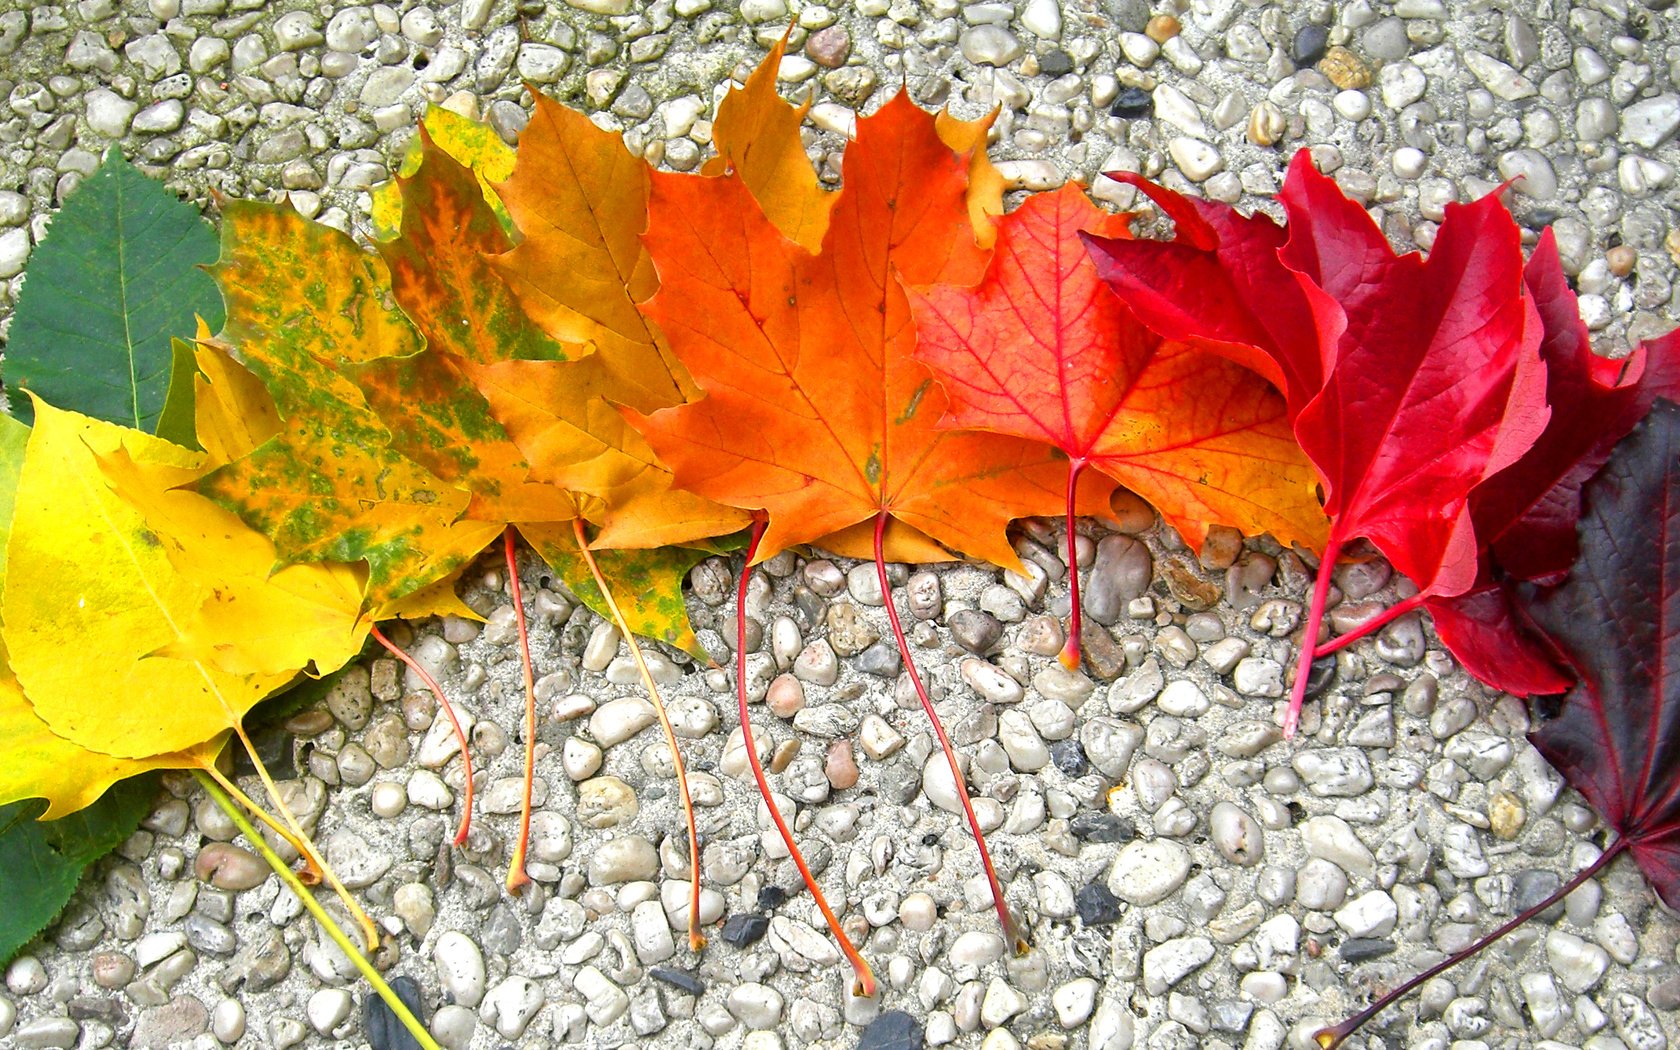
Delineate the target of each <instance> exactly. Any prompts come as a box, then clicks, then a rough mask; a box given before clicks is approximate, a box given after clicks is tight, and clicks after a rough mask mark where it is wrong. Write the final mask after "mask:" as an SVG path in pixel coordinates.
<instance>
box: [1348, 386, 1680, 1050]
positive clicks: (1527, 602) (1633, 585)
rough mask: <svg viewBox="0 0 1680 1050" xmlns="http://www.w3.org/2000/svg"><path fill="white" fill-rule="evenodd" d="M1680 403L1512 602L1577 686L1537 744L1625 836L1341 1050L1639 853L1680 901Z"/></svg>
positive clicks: (1643, 435) (1355, 1023)
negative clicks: (1553, 562)
mask: <svg viewBox="0 0 1680 1050" xmlns="http://www.w3.org/2000/svg"><path fill="white" fill-rule="evenodd" d="M1677 466H1680V406H1676V405H1675V404H1674V403H1672V402H1670V401H1666V400H1659V401H1657V402H1656V404H1655V406H1654V407H1652V408H1651V410H1650V414H1649V415H1647V416H1646V417H1645V420H1644V422H1642V423H1640V424H1639V425H1638V426H1636V427H1635V428H1634V430H1633V432H1632V433H1631V434H1630V435H1629V436H1628V437H1627V438H1626V439H1625V440H1624V441H1623V442H1622V443H1621V444H1619V445H1618V446H1617V447H1616V449H1615V452H1614V453H1613V454H1612V455H1611V456H1610V457H1609V462H1608V463H1607V464H1606V465H1605V466H1604V467H1603V469H1602V470H1601V471H1599V473H1598V474H1597V475H1596V476H1595V477H1593V479H1592V480H1591V481H1590V482H1588V483H1587V485H1586V487H1585V490H1584V492H1583V495H1582V503H1583V509H1582V512H1581V520H1580V528H1579V532H1578V536H1579V540H1580V555H1579V559H1578V560H1577V561H1576V563H1575V565H1574V567H1573V568H1572V569H1571V571H1570V572H1569V575H1568V578H1567V579H1566V580H1565V581H1564V582H1563V583H1561V584H1560V585H1558V586H1556V587H1544V586H1539V585H1535V584H1525V585H1524V586H1523V587H1521V588H1519V589H1518V590H1517V592H1516V600H1517V601H1518V603H1519V604H1521V605H1522V607H1523V608H1524V610H1525V612H1526V614H1527V616H1528V617H1529V618H1530V619H1531V620H1532V621H1533V622H1534V623H1535V624H1537V625H1538V627H1539V628H1540V630H1541V631H1543V632H1544V635H1545V637H1546V639H1547V641H1548V643H1549V645H1550V646H1551V647H1552V649H1553V650H1554V651H1555V653H1556V654H1557V656H1558V658H1559V659H1560V660H1561V661H1562V663H1563V664H1564V665H1565V666H1566V667H1567V668H1568V669H1569V670H1570V672H1571V673H1572V674H1573V676H1574V677H1575V679H1576V684H1575V686H1574V688H1573V689H1571V690H1570V692H1569V693H1568V695H1566V696H1564V697H1563V698H1562V700H1561V701H1560V702H1558V703H1557V704H1556V705H1555V710H1550V711H1549V712H1548V713H1545V714H1544V716H1543V718H1542V720H1541V721H1540V723H1539V725H1538V726H1537V727H1536V728H1535V729H1534V730H1533V731H1532V732H1530V733H1529V740H1530V741H1531V742H1532V743H1533V744H1534V746H1535V747H1536V748H1537V749H1538V750H1539V751H1540V753H1541V754H1542V755H1544V756H1545V758H1546V760H1547V761H1548V762H1550V763H1551V764H1552V765H1553V766H1554V767H1556V768H1557V770H1558V771H1559V772H1560V773H1562V774H1563V776H1564V779H1565V780H1567V781H1568V782H1569V784H1570V786H1572V787H1574V788H1575V789H1576V790H1578V791H1579V792H1581V794H1582V795H1584V796H1586V799H1587V801H1588V802H1589V803H1590V804H1591V805H1592V807H1593V809H1594V810H1596V811H1597V812H1598V814H1599V816H1600V817H1602V818H1603V820H1604V822H1605V823H1606V824H1608V825H1609V826H1610V828H1611V829H1612V830H1613V831H1614V832H1615V833H1616V838H1615V839H1614V840H1613V841H1612V842H1610V843H1609V844H1608V846H1607V847H1606V848H1605V849H1604V850H1603V852H1601V853H1600V854H1599V855H1598V858H1597V859H1596V860H1594V861H1593V862H1592V863H1591V864H1588V865H1587V866H1586V867H1585V868H1583V869H1581V870H1580V871H1579V872H1577V873H1576V874H1575V876H1574V877H1573V878H1571V879H1570V880H1569V881H1567V882H1566V883H1564V885H1563V886H1561V887H1559V888H1558V890H1557V891H1556V892H1555V893H1553V894H1552V895H1551V896H1549V897H1547V898H1546V899H1545V900H1542V901H1539V902H1537V903H1536V904H1534V905H1533V906H1531V907H1529V908H1528V909H1526V910H1524V911H1522V912H1520V913H1519V914H1517V915H1516V916H1514V917H1512V918H1511V919H1510V920H1509V921H1507V922H1505V923H1504V924H1502V925H1501V926H1500V927H1499V928H1498V929H1496V930H1494V931H1493V932H1491V933H1489V934H1488V935H1486V936H1485V937H1482V938H1481V939H1480V940H1478V941H1477V942H1476V943H1474V944H1472V945H1470V946H1469V947H1468V948H1466V949H1464V950H1463V951H1460V952H1456V953H1454V954H1453V955H1451V956H1449V957H1448V958H1447V959H1445V960H1443V961H1442V962H1441V963H1440V964H1438V965H1436V966H1434V967H1431V968H1430V969H1428V970H1426V971H1424V972H1423V973H1421V974H1419V975H1418V976H1416V977H1414V978H1412V979H1411V980H1409V981H1407V982H1405V983H1404V984H1401V985H1399V986H1398V987H1396V988H1394V989H1393V990H1392V991H1390V992H1388V993H1387V994H1385V995H1383V996H1382V997H1380V998H1379V999H1377V1000H1376V1001H1375V1002H1373V1003H1371V1004H1370V1005H1369V1006H1367V1007H1366V1008H1365V1009H1363V1010H1361V1011H1360V1012H1359V1013H1358V1014H1356V1015H1355V1016H1353V1017H1351V1018H1349V1019H1348V1020H1346V1021H1344V1022H1342V1023H1341V1024H1339V1025H1337V1026H1335V1027H1334V1028H1330V1029H1325V1030H1324V1031H1322V1032H1320V1033H1318V1036H1317V1041H1318V1043H1319V1045H1320V1046H1323V1047H1325V1048H1326V1050H1333V1048H1334V1047H1336V1046H1338V1045H1340V1044H1341V1042H1342V1041H1343V1040H1345V1039H1346V1038H1347V1037H1348V1036H1349V1035H1351V1034H1352V1033H1353V1032H1354V1031H1355V1030H1356V1029H1358V1028H1359V1027H1360V1025H1362V1024H1364V1023H1365V1022H1366V1021H1367V1020H1369V1019H1370V1018H1371V1017H1373V1016H1374V1015H1375V1014H1377V1013H1378V1012H1379V1011H1381V1010H1382V1009H1384V1008H1385V1007H1387V1006H1388V1005H1389V1004H1390V1003H1392V1002H1393V1001H1394V1000H1396V999H1398V998H1400V997H1401V996H1403V995H1406V994H1408V993H1409V992H1410V991H1411V990H1412V989H1413V988H1416V987H1418V986H1419V985H1421V984H1423V983H1424V982H1425V981H1427V980H1430V979H1431V978H1433V977H1434V976H1435V975H1436V974H1438V973H1440V972H1441V971H1443V970H1445V969H1447V968H1448V967H1450V966H1453V965H1456V964H1457V963H1459V962H1462V961H1463V960H1464V959H1466V958H1468V957H1470V956H1471V955H1474V954H1475V953H1477V952H1479V951H1481V950H1482V949H1483V948H1485V947H1486V946H1487V945H1489V944H1491V943H1492V942H1493V941H1495V940H1497V939H1498V938H1500V937H1502V936H1504V935H1505V934H1506V933H1509V932H1510V931H1511V930H1513V929H1515V928H1516V927H1517V926H1519V925H1521V924H1522V923H1525V922H1527V921H1528V920H1529V919H1531V918H1533V917H1534V916H1536V915H1538V914H1540V913H1541V912H1543V911H1545V910H1546V909H1547V908H1550V907H1552V906H1553V905H1555V904H1556V903H1557V902H1558V901H1561V900H1563V899H1564V898H1566V897H1567V896H1568V895H1569V894H1570V893H1572V892H1573V891H1574V890H1575V889H1576V888H1577V887H1578V886H1580V885H1581V884H1582V883H1584V882H1586V881H1587V880H1588V879H1590V878H1592V877H1593V876H1594V875H1596V874H1598V873H1599V872H1600V871H1602V870H1603V869H1604V868H1605V867H1606V866H1607V865H1609V864H1610V863H1611V862H1612V861H1614V860H1615V859H1616V858H1617V857H1619V856H1621V855H1622V854H1624V853H1626V854H1628V855H1629V856H1631V857H1632V858H1633V860H1634V862H1635V863H1636V864H1638V865H1639V868H1640V870H1641V871H1643V872H1644V873H1645V877H1646V878H1647V879H1649V880H1650V882H1651V885H1652V886H1653V887H1654V888H1655V889H1656V891H1657V895H1658V896H1659V897H1661V898H1662V900H1663V902H1664V903H1665V904H1667V905H1668V906H1669V907H1671V908H1672V907H1677V906H1680V733H1676V732H1675V731H1674V726H1675V724H1676V718H1677V717H1680V715H1677V713H1676V711H1675V710H1674V709H1673V706H1672V705H1674V704H1677V703H1680V690H1676V688H1675V679H1674V673H1675V672H1674V670H1673V669H1674V668H1675V667H1677V666H1680V630H1676V629H1675V624H1676V623H1680V547H1677V546H1676V545H1675V543H1674V537H1675V536H1676V535H1680V484H1677V483H1676V481H1677V479H1680V473H1677V470H1676V468H1677Z"/></svg>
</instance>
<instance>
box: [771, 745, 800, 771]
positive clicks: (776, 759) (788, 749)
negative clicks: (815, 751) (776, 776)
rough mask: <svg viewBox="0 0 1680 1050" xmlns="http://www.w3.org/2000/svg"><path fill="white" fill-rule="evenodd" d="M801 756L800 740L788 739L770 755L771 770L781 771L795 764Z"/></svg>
mask: <svg viewBox="0 0 1680 1050" xmlns="http://www.w3.org/2000/svg"><path fill="white" fill-rule="evenodd" d="M797 757H799V741H797V740H788V741H784V742H783V743H781V744H778V745H777V746H776V750H775V753H774V754H772V755H771V756H770V772H772V773H780V772H781V771H782V770H784V769H786V768H787V767H788V766H791V765H792V764H793V760H794V759H795V758H797Z"/></svg>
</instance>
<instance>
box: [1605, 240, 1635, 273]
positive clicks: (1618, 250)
mask: <svg viewBox="0 0 1680 1050" xmlns="http://www.w3.org/2000/svg"><path fill="white" fill-rule="evenodd" d="M1604 261H1605V262H1607V263H1609V264H1610V272H1611V273H1613V274H1615V275H1616V276H1617V277H1626V276H1627V275H1628V274H1630V273H1632V272H1633V264H1634V263H1636V262H1638V261H1639V254H1638V253H1637V252H1635V251H1634V250H1633V249H1632V248H1629V247H1628V246H1627V245H1625V244H1618V245H1616V246H1615V247H1614V248H1611V249H1610V250H1609V251H1607V252H1605V253H1604Z"/></svg>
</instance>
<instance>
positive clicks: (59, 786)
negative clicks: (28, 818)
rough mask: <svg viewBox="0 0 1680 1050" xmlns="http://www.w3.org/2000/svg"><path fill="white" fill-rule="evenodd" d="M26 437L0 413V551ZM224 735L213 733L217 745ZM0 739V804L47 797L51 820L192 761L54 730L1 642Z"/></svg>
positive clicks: (0, 572) (0, 570)
mask: <svg viewBox="0 0 1680 1050" xmlns="http://www.w3.org/2000/svg"><path fill="white" fill-rule="evenodd" d="M28 441H29V428H28V427H26V426H24V425H23V424H22V423H19V422H18V421H17V420H15V419H13V418H12V417H10V416H0V553H3V552H4V551H5V549H6V546H7V544H8V543H9V541H10V539H11V533H12V510H13V500H14V497H15V495H16V492H17V480H18V475H19V474H20V473H21V472H22V469H23V460H24V449H25V446H26V445H27V443H28ZM8 564H9V563H8V562H7V561H6V560H5V559H4V558H0V593H4V590H5V582H6V568H7V565H8ZM224 737H225V734H221V735H218V736H217V737H216V738H215V746H216V747H218V748H219V747H220V742H221V740H222V739H223V738H224ZM0 740H4V741H5V744H6V761H5V762H3V763H0V806H3V805H6V804H7V803H10V802H16V801H18V800H19V799H25V798H43V799H46V801H47V808H46V810H45V811H44V812H43V813H41V814H40V819H41V820H56V819H58V818H59V817H63V816H66V815H67V814H70V813H74V812H75V811H77V810H79V809H84V808H86V807H88V806H90V805H92V804H93V802H94V800H96V799H98V798H99V796H101V795H103V794H104V793H105V789H106V788H108V787H110V786H111V785H112V784H114V783H116V782H117V781H119V780H125V779H127V778H128V777H132V776H136V775H138V774H140V773H144V772H146V771H148V770H152V769H167V768H173V767H177V766H182V765H191V764H193V763H192V762H191V761H190V760H188V759H186V757H185V756H182V755H174V754H170V755H154V756H149V757H146V758H117V757H116V756H114V755H106V754H101V753H100V752H98V751H93V750H90V749H88V748H85V747H82V746H81V745H79V744H75V743H72V742H71V741H69V740H66V739H65V738H64V737H62V736H59V735H58V734H57V733H54V732H53V731H52V728H51V727H50V726H48V725H47V723H46V722H44V721H43V720H42V719H41V716H40V715H38V714H36V713H35V709H34V708H33V707H32V706H30V704H29V701H28V700H27V699H25V697H24V695H23V689H22V687H21V686H19V685H18V681H17V678H16V676H15V675H13V674H12V670H11V667H10V664H9V661H8V659H7V657H6V652H5V647H4V645H0Z"/></svg>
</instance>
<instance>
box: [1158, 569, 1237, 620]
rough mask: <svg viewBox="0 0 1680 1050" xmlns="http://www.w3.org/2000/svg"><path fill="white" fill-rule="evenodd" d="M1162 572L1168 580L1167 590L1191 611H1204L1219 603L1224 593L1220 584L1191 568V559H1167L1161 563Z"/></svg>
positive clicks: (1163, 576)
mask: <svg viewBox="0 0 1680 1050" xmlns="http://www.w3.org/2000/svg"><path fill="white" fill-rule="evenodd" d="M1160 574H1161V578H1162V579H1163V580H1165V581H1166V584H1167V590H1168V591H1169V592H1170V593H1171V594H1172V596H1173V597H1174V598H1177V599H1178V602H1179V604H1180V605H1182V606H1184V607H1185V608H1186V609H1189V610H1190V611H1191V612H1202V611H1204V610H1207V609H1211V608H1213V607H1214V606H1215V605H1218V604H1219V599H1220V596H1221V593H1222V592H1221V590H1220V587H1219V584H1217V583H1214V582H1213V581H1212V580H1209V579H1205V578H1203V577H1202V575H1201V574H1200V573H1198V572H1197V571H1196V570H1195V569H1193V568H1191V566H1190V561H1189V559H1187V558H1182V557H1180V558H1168V559H1166V560H1165V561H1163V562H1162V563H1161V565H1160Z"/></svg>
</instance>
